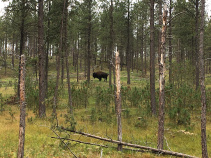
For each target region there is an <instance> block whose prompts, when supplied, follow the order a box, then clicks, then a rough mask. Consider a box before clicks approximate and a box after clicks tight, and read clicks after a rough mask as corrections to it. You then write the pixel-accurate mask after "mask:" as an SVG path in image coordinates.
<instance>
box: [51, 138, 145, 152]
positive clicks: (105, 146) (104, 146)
mask: <svg viewBox="0 0 211 158" xmlns="http://www.w3.org/2000/svg"><path fill="white" fill-rule="evenodd" d="M51 138H53V139H62V140H69V141H73V142H77V143H80V144H88V145H93V146H100V147H103V148H116V147H114V146H107V145H100V144H95V143H88V142H83V141H79V140H74V139H69V138H63V137H51ZM122 149H123V150H130V151H134V152H142V153H143V152H146V150H136V149H132V148H122Z"/></svg>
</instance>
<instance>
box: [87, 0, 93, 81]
mask: <svg viewBox="0 0 211 158" xmlns="http://www.w3.org/2000/svg"><path fill="white" fill-rule="evenodd" d="M91 7H92V0H89V2H88V9H89V17H88V41H87V49H88V50H87V81H88V82H90V67H91V28H92V24H91V21H92V11H91V9H92V8H91Z"/></svg>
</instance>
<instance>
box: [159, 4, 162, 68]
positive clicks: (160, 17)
mask: <svg viewBox="0 0 211 158" xmlns="http://www.w3.org/2000/svg"><path fill="white" fill-rule="evenodd" d="M158 6H159V9H158V15H159V26H162V0H158ZM161 38H162V37H161V29H159V31H158V64H159V63H160V54H161V52H160V51H161V48H160V47H161Z"/></svg>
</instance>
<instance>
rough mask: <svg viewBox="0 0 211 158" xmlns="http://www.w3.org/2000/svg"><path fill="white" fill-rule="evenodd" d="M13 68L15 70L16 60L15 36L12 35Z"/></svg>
mask: <svg viewBox="0 0 211 158" xmlns="http://www.w3.org/2000/svg"><path fill="white" fill-rule="evenodd" d="M12 38H13V39H12V68H13V69H14V66H15V59H14V56H15V37H14V34H13V35H12Z"/></svg>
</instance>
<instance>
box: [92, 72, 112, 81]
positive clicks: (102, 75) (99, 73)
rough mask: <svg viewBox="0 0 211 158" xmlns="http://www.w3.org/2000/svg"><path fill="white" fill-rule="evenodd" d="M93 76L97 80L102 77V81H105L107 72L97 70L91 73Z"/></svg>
mask: <svg viewBox="0 0 211 158" xmlns="http://www.w3.org/2000/svg"><path fill="white" fill-rule="evenodd" d="M93 77H94V78H98V79H99V81H101V79H102V78H104V81H107V77H108V74H107V73H105V72H102V71H98V72H94V73H93Z"/></svg>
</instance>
